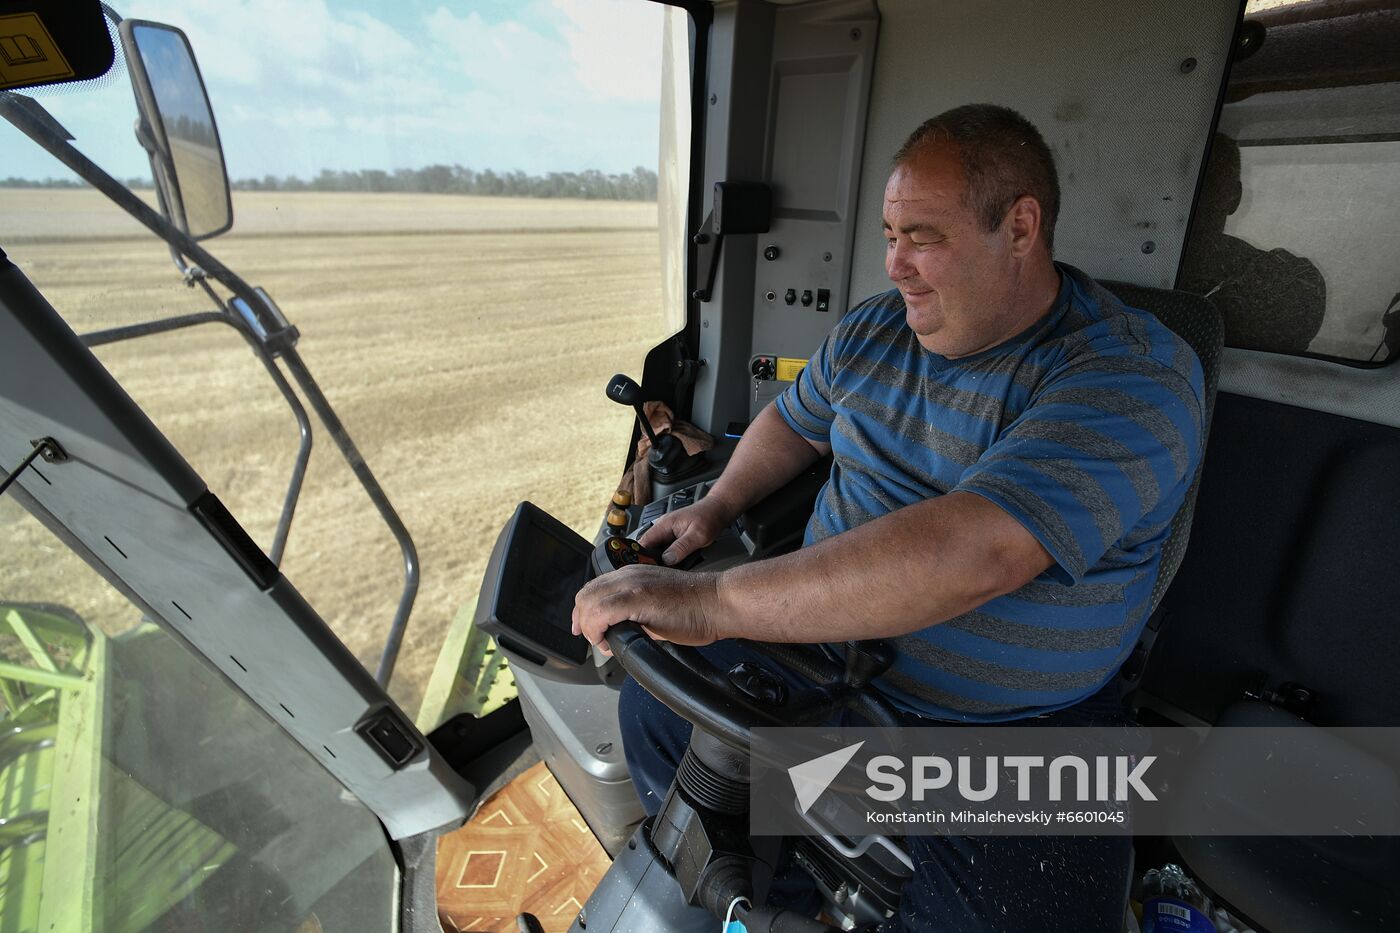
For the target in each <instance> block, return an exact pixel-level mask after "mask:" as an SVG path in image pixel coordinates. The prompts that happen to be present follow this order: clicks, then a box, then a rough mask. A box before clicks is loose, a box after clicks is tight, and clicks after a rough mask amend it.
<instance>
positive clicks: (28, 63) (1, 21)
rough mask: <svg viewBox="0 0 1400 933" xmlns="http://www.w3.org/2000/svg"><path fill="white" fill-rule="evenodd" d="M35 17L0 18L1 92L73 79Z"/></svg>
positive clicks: (59, 53) (56, 46) (59, 52)
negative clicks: (19, 86) (20, 86)
mask: <svg viewBox="0 0 1400 933" xmlns="http://www.w3.org/2000/svg"><path fill="white" fill-rule="evenodd" d="M73 74H74V71H73V69H72V68H71V67H70V66H69V64H68V59H66V58H64V57H63V53H62V52H61V51H59V48H58V44H57V43H56V42H54V41H53V37H52V36H50V35H49V31H48V30H47V29H45V28H44V22H43V20H41V19H39V15H38V14H37V13H15V14H13V15H11V16H0V88H7V87H14V86H15V85H19V84H34V83H35V82H38V81H57V80H59V79H61V78H71V77H73Z"/></svg>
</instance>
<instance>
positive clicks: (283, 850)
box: [0, 493, 397, 933]
mask: <svg viewBox="0 0 1400 933" xmlns="http://www.w3.org/2000/svg"><path fill="white" fill-rule="evenodd" d="M0 535H3V537H4V540H5V542H6V547H5V551H4V554H5V561H4V564H5V566H4V567H3V568H2V569H0V575H3V576H0V929H3V930H16V931H23V930H54V931H58V930H63V931H72V933H92V931H118V933H140V931H146V930H149V931H166V930H287V931H293V930H296V931H310V930H326V931H332V930H354V929H373V930H391V929H393V926H394V922H395V896H396V888H397V881H396V867H395V863H394V858H393V854H392V853H391V851H390V849H389V844H388V842H387V840H386V839H385V836H384V832H383V829H382V827H381V826H380V824H379V821H378V820H377V819H375V817H374V815H373V814H372V813H370V811H369V810H368V809H366V808H365V806H364V805H363V804H361V803H360V802H359V801H358V800H356V799H355V798H354V797H352V796H350V795H349V794H348V793H346V792H345V790H344V788H343V787H342V786H341V785H340V784H339V783H338V782H337V781H336V780H335V779H334V778H333V777H331V776H330V774H328V773H327V772H326V771H325V770H324V769H323V768H322V767H321V766H320V765H319V764H318V763H317V761H316V760H315V759H314V758H313V757H312V756H311V755H310V753H308V752H307V751H306V750H305V749H303V748H302V747H301V746H300V745H298V744H297V743H296V742H295V741H293V740H292V739H291V737H290V736H288V735H287V733H286V732H284V731H283V730H282V728H281V727H280V726H278V725H277V724H276V723H275V722H273V721H272V720H271V719H269V718H268V717H267V716H266V715H265V714H264V713H263V711H262V710H260V709H258V708H257V707H256V706H254V705H253V704H252V703H251V702H249V701H248V699H247V698H246V697H244V695H243V694H242V693H241V692H239V691H238V690H236V689H235V688H234V687H233V686H232V685H230V684H229V682H228V681H227V680H226V679H225V678H224V677H223V675H222V674H220V673H219V672H218V671H215V670H214V669H213V668H211V667H210V666H209V665H208V664H207V663H206V662H205V661H204V659H203V658H201V657H199V656H198V655H196V654H194V653H193V652H192V651H190V649H189V648H188V647H187V646H186V644H185V642H183V641H182V640H180V639H178V638H176V637H174V636H172V635H171V634H170V633H169V632H167V631H166V630H165V629H163V628H161V627H160V626H159V625H157V624H156V623H153V622H151V621H149V620H147V619H145V618H143V617H142V615H141V613H140V611H138V610H137V609H136V608H134V607H133V606H132V605H131V604H130V603H128V602H127V601H126V600H125V599H124V598H123V597H122V596H121V595H120V594H118V593H117V592H116V591H115V590H113V589H112V588H111V587H110V586H108V585H107V583H106V582H105V581H103V580H102V578H101V577H99V576H98V575H97V574H96V573H94V572H93V571H92V570H91V569H89V568H88V567H87V566H86V565H85V564H84V563H83V562H82V561H81V560H80V559H79V558H78V556H77V555H76V554H74V553H72V552H71V551H69V550H68V549H67V548H65V547H64V546H63V545H62V544H61V543H60V542H59V541H58V540H56V539H55V538H54V537H53V536H52V535H51V534H50V533H49V532H48V531H47V530H46V529H45V528H44V527H43V526H42V525H40V524H39V522H38V521H36V520H35V519H34V518H33V517H32V516H30V515H29V514H28V513H27V512H25V511H24V509H22V508H20V505H19V503H18V501H17V500H16V499H15V498H14V497H13V496H11V495H9V494H8V493H7V494H6V496H5V497H4V498H3V499H0ZM21 557H24V558H26V559H28V560H30V561H31V562H32V564H31V566H30V567H28V568H27V569H26V572H25V573H23V574H13V573H12V571H13V570H14V565H15V563H16V561H17V560H18V559H20V558H21ZM74 593H82V594H83V596H84V599H83V601H82V602H81V603H75V602H73V601H72V596H71V595H70V594H74ZM60 601H61V602H60Z"/></svg>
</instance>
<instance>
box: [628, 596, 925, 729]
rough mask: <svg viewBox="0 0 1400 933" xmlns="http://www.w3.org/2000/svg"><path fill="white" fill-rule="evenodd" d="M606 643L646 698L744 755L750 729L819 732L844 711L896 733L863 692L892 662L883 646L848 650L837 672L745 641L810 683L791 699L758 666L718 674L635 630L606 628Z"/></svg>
mask: <svg viewBox="0 0 1400 933" xmlns="http://www.w3.org/2000/svg"><path fill="white" fill-rule="evenodd" d="M605 638H606V640H607V643H608V648H609V649H611V651H612V653H613V657H615V658H617V660H618V663H619V664H620V665H621V666H622V669H623V670H624V671H626V672H627V673H628V674H630V675H631V676H632V678H633V679H634V680H636V681H637V683H639V684H641V686H642V687H643V688H645V689H646V690H647V692H648V693H650V694H651V695H652V696H654V697H656V699H658V700H660V701H661V702H662V703H663V704H665V706H666V707H667V708H669V709H670V710H671V711H672V712H674V713H675V714H676V715H678V716H681V717H682V718H684V719H688V720H689V721H690V722H691V723H692V724H694V725H695V726H696V727H698V728H700V729H703V730H705V731H706V732H708V733H710V734H711V735H713V736H715V737H716V738H718V739H720V740H721V741H723V742H724V743H725V744H727V745H730V746H732V747H734V748H737V749H740V750H742V751H745V752H751V751H754V750H755V749H754V741H753V731H752V730H753V729H754V728H755V727H759V726H811V725H820V724H821V723H822V722H824V721H825V720H826V719H827V718H829V717H830V716H831V715H832V714H834V713H835V712H836V711H837V710H838V709H840V708H841V707H843V706H845V707H849V708H851V709H853V710H854V711H855V712H857V713H859V714H860V715H862V716H864V717H865V718H866V719H867V720H869V721H870V722H871V723H872V724H873V725H877V726H895V725H898V715H897V714H896V712H895V710H894V707H892V706H891V705H890V703H889V701H888V700H886V699H884V697H882V696H881V695H880V694H879V693H877V692H876V691H875V690H874V689H873V688H871V687H870V686H869V684H870V681H871V680H873V679H874V678H875V677H877V676H879V675H880V674H881V673H883V672H884V671H885V670H886V669H888V668H889V666H890V664H891V663H893V661H894V649H893V648H892V647H891V646H890V645H889V643H888V642H883V641H852V642H847V643H846V666H845V669H844V670H843V669H842V668H841V667H840V666H838V665H837V663H836V662H834V661H832V660H831V659H829V658H827V657H826V656H825V655H824V654H822V653H821V652H820V651H818V650H816V649H814V648H809V647H806V646H800V645H785V644H771V643H767V642H753V641H744V642H743V644H745V645H747V646H748V647H750V648H753V649H755V650H757V651H759V652H760V653H762V654H764V655H766V656H767V657H770V658H772V659H773V660H775V661H777V662H779V663H781V664H783V665H785V666H786V667H788V668H790V669H792V670H795V671H797V672H798V673H799V674H801V675H802V676H803V677H805V678H806V679H808V680H810V681H812V682H813V686H812V687H811V688H809V689H807V690H803V691H800V692H796V693H793V692H791V691H789V690H787V686H786V684H785V683H784V682H783V681H782V680H781V679H780V678H778V676H777V675H776V674H773V673H772V672H770V671H768V670H767V669H766V668H763V667H762V666H761V665H755V664H748V663H745V664H740V665H738V666H736V667H735V668H733V669H732V670H730V671H727V672H726V671H721V670H719V669H718V668H716V667H715V666H714V665H713V664H711V663H710V662H709V660H707V659H706V658H705V656H704V655H702V654H701V653H700V652H699V650H697V649H695V648H691V647H686V646H683V645H676V644H673V643H671V642H665V641H658V640H656V639H653V638H651V636H649V635H647V633H646V632H645V631H643V630H642V627H641V626H640V625H638V624H637V623H635V622H620V623H618V624H617V625H614V626H612V627H611V628H609V629H608V631H607V635H606V636H605Z"/></svg>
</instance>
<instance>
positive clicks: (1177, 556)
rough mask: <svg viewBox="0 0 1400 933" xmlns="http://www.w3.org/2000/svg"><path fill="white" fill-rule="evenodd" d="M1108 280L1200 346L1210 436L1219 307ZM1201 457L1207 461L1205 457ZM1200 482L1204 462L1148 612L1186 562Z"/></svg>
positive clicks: (1165, 553) (1172, 534) (1220, 332)
mask: <svg viewBox="0 0 1400 933" xmlns="http://www.w3.org/2000/svg"><path fill="white" fill-rule="evenodd" d="M1103 285H1104V287H1105V288H1107V289H1108V290H1109V291H1111V292H1113V294H1115V295H1117V296H1118V297H1119V298H1120V299H1122V300H1123V302H1124V303H1125V304H1127V305H1129V306H1131V307H1134V308H1141V309H1142V310H1144V311H1148V312H1150V313H1151V314H1152V315H1153V316H1154V317H1156V318H1157V320H1159V321H1161V322H1162V323H1163V324H1165V325H1166V326H1167V327H1168V328H1169V329H1170V330H1171V331H1172V333H1174V334H1176V335H1177V336H1178V337H1180V338H1181V339H1182V340H1185V341H1186V342H1187V343H1188V344H1190V345H1191V349H1192V350H1194V351H1196V356H1197V357H1198V358H1199V359H1200V361H1201V372H1202V374H1203V376H1204V377H1205V390H1206V420H1205V424H1204V425H1203V426H1202V433H1201V436H1202V438H1203V439H1204V438H1208V437H1210V422H1211V416H1212V415H1213V414H1214V413H1215V390H1216V386H1218V385H1219V383H1220V348H1221V345H1222V342H1223V339H1224V333H1225V330H1224V325H1223V324H1222V322H1221V319H1220V312H1219V311H1218V310H1217V309H1216V307H1215V305H1213V304H1211V303H1210V301H1209V300H1208V299H1206V298H1202V297H1201V296H1200V295H1193V294H1191V293H1189V292H1178V291H1170V290H1168V289H1164V288H1147V287H1145V286H1142V285H1130V284H1128V283H1126V282H1104V283H1103ZM1202 443H1204V440H1203V441H1202ZM1201 462H1202V463H1204V458H1202V461H1201ZM1200 485H1201V464H1200V463H1198V464H1197V465H1196V475H1195V476H1193V477H1192V478H1191V485H1190V487H1189V488H1188V489H1187V490H1186V498H1185V499H1184V500H1183V501H1182V503H1181V508H1180V509H1178V510H1177V513H1176V516H1175V517H1174V518H1173V519H1172V524H1171V530H1170V531H1169V532H1168V533H1167V541H1166V544H1165V545H1163V549H1162V563H1161V566H1160V568H1159V569H1158V571H1157V582H1156V583H1155V584H1154V585H1153V587H1152V602H1151V605H1150V607H1149V610H1148V612H1149V615H1150V614H1151V612H1152V610H1155V609H1156V608H1157V604H1158V603H1160V602H1161V601H1162V594H1163V593H1165V592H1166V591H1167V587H1168V586H1170V585H1171V582H1172V578H1173V577H1174V576H1176V570H1177V568H1178V567H1180V566H1181V558H1182V556H1183V555H1184V554H1185V553H1186V543H1187V541H1188V540H1189V539H1190V537H1191V516H1192V515H1193V514H1194V513H1195V511H1196V491H1197V489H1198V488H1199V487H1200Z"/></svg>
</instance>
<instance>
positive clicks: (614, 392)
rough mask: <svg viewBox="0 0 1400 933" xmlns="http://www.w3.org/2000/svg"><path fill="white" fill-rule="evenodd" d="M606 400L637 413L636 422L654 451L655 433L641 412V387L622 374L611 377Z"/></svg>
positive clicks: (655, 444) (655, 443)
mask: <svg viewBox="0 0 1400 933" xmlns="http://www.w3.org/2000/svg"><path fill="white" fill-rule="evenodd" d="M608 398H610V399H612V400H613V401H614V402H617V403H618V404H619V405H631V406H632V410H633V411H635V412H636V413H637V422H638V423H639V424H640V425H641V426H642V433H643V434H645V435H646V436H647V440H649V441H651V446H652V449H655V448H656V447H657V445H658V438H657V436H656V432H655V431H653V430H652V429H651V422H649V421H647V416H646V414H645V413H644V412H643V411H642V387H641V386H639V385H637V382H636V380H634V379H633V378H632V377H631V376H628V375H624V374H623V373H618V374H617V375H615V376H613V377H612V378H611V379H609V380H608Z"/></svg>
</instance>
